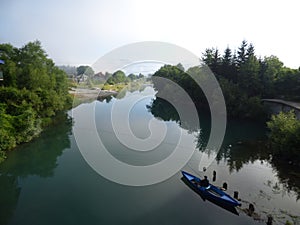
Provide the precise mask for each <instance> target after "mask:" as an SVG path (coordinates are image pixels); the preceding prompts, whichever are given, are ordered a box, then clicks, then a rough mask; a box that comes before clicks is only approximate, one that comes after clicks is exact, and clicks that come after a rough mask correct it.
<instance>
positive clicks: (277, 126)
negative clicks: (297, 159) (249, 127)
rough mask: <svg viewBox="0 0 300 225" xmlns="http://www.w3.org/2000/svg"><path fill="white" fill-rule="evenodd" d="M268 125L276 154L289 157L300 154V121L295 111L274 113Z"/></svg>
mask: <svg viewBox="0 0 300 225" xmlns="http://www.w3.org/2000/svg"><path fill="white" fill-rule="evenodd" d="M267 126H268V128H269V129H270V135H269V138H270V141H271V146H272V148H273V151H274V153H275V154H278V155H280V156H286V157H287V156H288V157H289V158H292V157H294V156H300V152H299V149H298V148H299V146H300V121H299V120H297V118H296V115H295V113H294V111H289V112H280V113H279V114H278V115H272V118H271V121H269V122H267Z"/></svg>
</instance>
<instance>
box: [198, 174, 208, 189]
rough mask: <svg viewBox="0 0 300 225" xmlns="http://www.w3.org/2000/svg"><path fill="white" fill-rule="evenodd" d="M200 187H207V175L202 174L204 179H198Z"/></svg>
mask: <svg viewBox="0 0 300 225" xmlns="http://www.w3.org/2000/svg"><path fill="white" fill-rule="evenodd" d="M200 186H201V187H208V186H209V180H208V179H207V176H204V179H203V180H201V181H200Z"/></svg>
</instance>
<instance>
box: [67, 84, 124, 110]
mask: <svg viewBox="0 0 300 225" xmlns="http://www.w3.org/2000/svg"><path fill="white" fill-rule="evenodd" d="M69 93H70V95H72V97H73V107H75V106H77V105H79V104H81V103H84V102H90V101H93V100H96V99H98V98H105V97H108V96H112V95H116V94H118V92H117V91H113V90H101V89H100V88H76V89H75V88H72V89H71V90H69Z"/></svg>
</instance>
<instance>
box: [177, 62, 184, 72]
mask: <svg viewBox="0 0 300 225" xmlns="http://www.w3.org/2000/svg"><path fill="white" fill-rule="evenodd" d="M176 67H177V68H178V69H180V70H181V71H183V72H184V67H183V65H182V64H181V63H178V64H177V65H176Z"/></svg>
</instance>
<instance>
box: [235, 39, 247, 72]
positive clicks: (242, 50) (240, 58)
mask: <svg viewBox="0 0 300 225" xmlns="http://www.w3.org/2000/svg"><path fill="white" fill-rule="evenodd" d="M247 45H248V44H247V41H246V40H243V41H242V44H241V46H240V47H239V48H238V51H237V54H238V55H237V66H238V67H241V66H242V65H243V64H244V63H245V62H246V59H247Z"/></svg>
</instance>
